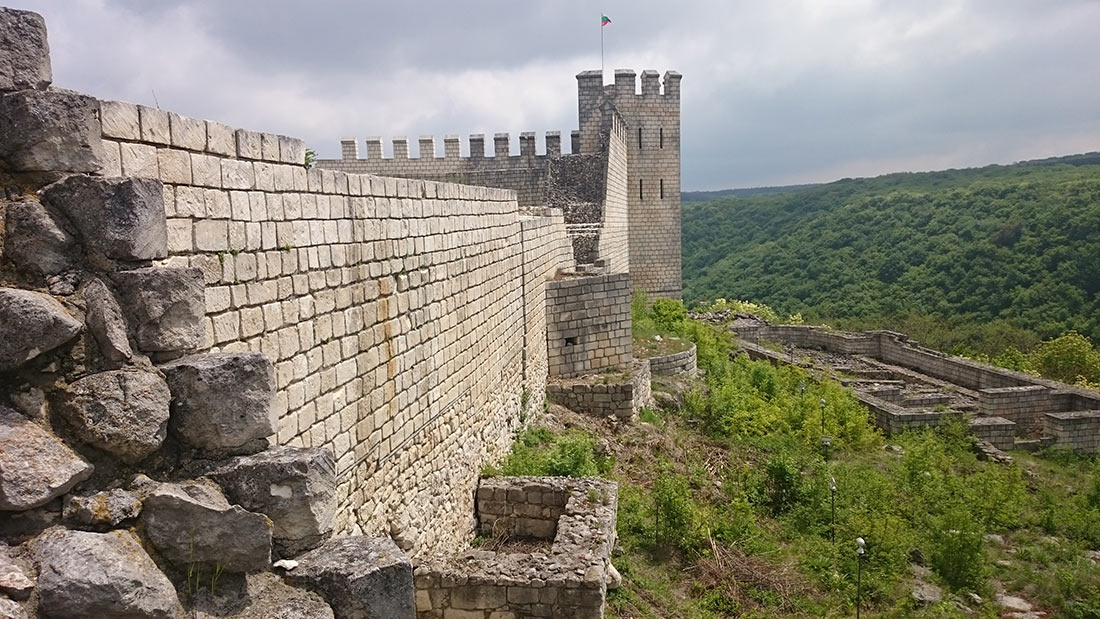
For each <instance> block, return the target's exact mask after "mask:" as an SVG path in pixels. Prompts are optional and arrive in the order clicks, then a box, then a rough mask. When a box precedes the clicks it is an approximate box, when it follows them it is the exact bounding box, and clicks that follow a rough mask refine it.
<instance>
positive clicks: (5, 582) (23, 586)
mask: <svg viewBox="0 0 1100 619" xmlns="http://www.w3.org/2000/svg"><path fill="white" fill-rule="evenodd" d="M27 574H28V572H27V570H25V569H24V568H23V566H22V565H20V564H19V563H17V562H16V561H15V560H14V559H12V557H11V554H10V553H9V552H8V547H7V546H5V545H4V544H0V593H3V594H4V595H7V596H8V597H10V598H11V599H13V600H19V601H23V600H26V599H27V598H29V597H30V596H31V592H32V591H34V581H33V580H32V579H31V577H30V576H28V575H27ZM0 616H2V615H0Z"/></svg>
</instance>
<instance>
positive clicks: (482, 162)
mask: <svg viewBox="0 0 1100 619" xmlns="http://www.w3.org/2000/svg"><path fill="white" fill-rule="evenodd" d="M443 143H444V150H443V156H442V157H437V156H436V149H435V138H434V137H433V136H422V137H421V138H420V139H419V147H420V156H419V157H410V156H409V142H408V139H407V138H403V137H398V138H394V139H393V157H383V156H382V139H381V138H378V137H371V138H367V141H366V145H367V157H366V158H364V159H360V158H359V148H358V143H357V142H356V141H355V140H352V139H349V140H343V141H342V142H341V143H340V147H341V152H342V155H343V156H342V158H341V159H321V160H318V161H317V166H318V167H321V168H325V169H330V170H339V171H341V172H349V173H361V174H378V175H382V176H396V177H400V178H414V179H429V180H436V181H448V182H456V183H463V184H468V185H481V186H486V187H499V188H503V189H513V190H515V192H516V198H517V200H518V202H519V204H520V206H542V205H544V204H546V184H547V180H548V175H547V171H548V167H547V164H548V160H550V159H556V158H558V157H561V133H560V132H557V131H549V132H547V133H546V151H545V153H544V154H541V155H538V154H536V153H535V133H534V132H524V133H521V134H520V138H519V154H518V155H513V154H512V151H511V136H510V135H509V134H508V133H497V134H494V136H493V153H492V156H486V154H485V136H484V135H483V134H472V135H470V137H469V148H470V155H469V156H462V155H461V144H460V143H459V138H458V136H454V135H449V136H446V137H445V138H444V141H443Z"/></svg>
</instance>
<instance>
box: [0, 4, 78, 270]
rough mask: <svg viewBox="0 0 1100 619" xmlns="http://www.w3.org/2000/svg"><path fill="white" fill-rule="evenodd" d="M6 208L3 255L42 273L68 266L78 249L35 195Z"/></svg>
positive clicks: (17, 263)
mask: <svg viewBox="0 0 1100 619" xmlns="http://www.w3.org/2000/svg"><path fill="white" fill-rule="evenodd" d="M0 10H3V9H0ZM6 211H7V213H6V215H5V218H4V219H5V230H4V256H5V257H6V258H7V259H8V260H11V261H12V262H13V263H14V264H15V265H16V266H18V267H21V268H24V269H28V270H30V271H33V272H36V273H41V274H42V275H54V274H57V273H60V272H61V271H64V270H65V269H69V268H72V266H73V265H74V264H75V262H76V260H75V257H76V256H77V255H78V254H79V252H80V248H79V247H78V246H77V244H76V241H75V240H74V239H73V237H72V236H71V235H69V233H68V232H65V230H64V229H62V228H61V226H59V225H58V224H57V222H56V221H54V220H53V218H51V217H50V214H49V213H48V212H47V211H46V208H45V207H44V206H42V203H40V202H39V201H38V200H36V199H35V198H23V199H21V200H17V201H15V202H9V203H8V205H7V208H6Z"/></svg>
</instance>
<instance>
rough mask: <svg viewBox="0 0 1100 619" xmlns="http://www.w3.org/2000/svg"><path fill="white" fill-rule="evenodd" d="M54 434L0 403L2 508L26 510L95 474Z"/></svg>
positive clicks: (63, 492) (66, 490) (42, 503)
mask: <svg viewBox="0 0 1100 619" xmlns="http://www.w3.org/2000/svg"><path fill="white" fill-rule="evenodd" d="M92 469H93V467H92V465H91V464H88V463H87V462H85V461H84V460H83V459H82V458H81V457H80V456H78V455H77V454H76V452H74V451H73V450H71V449H69V448H68V447H66V446H65V444H64V443H62V442H61V441H60V440H58V439H57V437H55V436H54V435H52V434H50V433H49V432H46V431H45V430H43V429H42V428H41V426H39V425H38V424H36V423H34V422H32V421H29V420H28V419H27V418H26V417H23V416H22V415H20V414H19V413H17V412H15V411H13V410H11V409H10V408H6V407H4V406H0V511H24V510H28V509H31V508H34V507H38V506H40V505H45V504H46V503H49V502H50V501H51V500H53V499H55V498H57V497H59V496H61V495H63V494H65V493H66V492H68V491H69V490H71V489H72V488H73V486H75V485H76V484H78V483H80V482H82V481H84V480H85V479H88V477H90V476H91V475H92Z"/></svg>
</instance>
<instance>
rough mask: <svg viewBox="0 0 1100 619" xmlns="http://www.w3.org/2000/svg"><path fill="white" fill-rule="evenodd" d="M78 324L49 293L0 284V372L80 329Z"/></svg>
mask: <svg viewBox="0 0 1100 619" xmlns="http://www.w3.org/2000/svg"><path fill="white" fill-rule="evenodd" d="M81 328H82V325H81V324H80V323H79V322H77V321H76V320H75V319H73V317H72V316H70V315H69V313H68V312H66V311H65V308H64V307H62V305H61V304H60V303H58V302H57V301H56V300H55V299H54V298H53V297H51V296H49V295H45V294H42V293H40V292H32V291H30V290H17V289H15V288H0V372H6V371H9V370H14V369H15V368H18V367H19V366H21V365H23V364H24V363H26V362H28V361H30V360H31V359H34V358H35V357H37V356H38V355H40V354H42V353H44V352H46V351H49V350H53V349H54V348H57V347H58V346H60V345H62V344H64V343H65V342H68V341H69V340H71V339H73V338H74V337H76V334H77V333H80V329H81Z"/></svg>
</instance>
